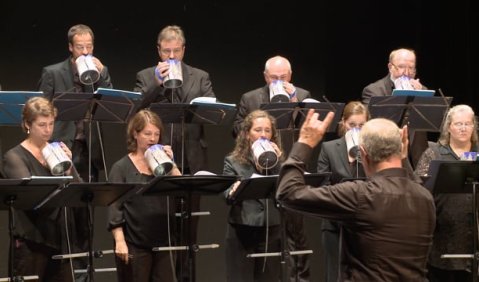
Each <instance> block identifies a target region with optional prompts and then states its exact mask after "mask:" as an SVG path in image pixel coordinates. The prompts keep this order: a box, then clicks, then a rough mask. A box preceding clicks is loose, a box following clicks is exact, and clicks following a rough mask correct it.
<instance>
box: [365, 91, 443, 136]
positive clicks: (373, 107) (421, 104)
mask: <svg viewBox="0 0 479 282" xmlns="http://www.w3.org/2000/svg"><path fill="white" fill-rule="evenodd" d="M451 101H452V97H421V96H373V97H371V100H370V102H369V105H368V109H369V113H370V114H371V118H379V117H382V118H387V119H390V120H392V121H393V122H395V123H396V124H397V125H398V126H400V127H402V126H403V125H406V124H407V125H408V127H409V128H410V129H413V130H415V131H430V132H440V131H441V125H442V122H443V120H444V117H445V114H446V113H447V111H448V109H449V107H450V105H451Z"/></svg>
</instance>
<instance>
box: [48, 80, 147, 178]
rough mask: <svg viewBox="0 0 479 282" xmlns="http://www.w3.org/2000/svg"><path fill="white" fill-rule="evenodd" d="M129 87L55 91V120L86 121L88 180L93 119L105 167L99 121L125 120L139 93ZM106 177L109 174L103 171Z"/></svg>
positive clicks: (135, 104)
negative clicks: (128, 89)
mask: <svg viewBox="0 0 479 282" xmlns="http://www.w3.org/2000/svg"><path fill="white" fill-rule="evenodd" d="M132 93H134V92H129V91H122V90H116V89H106V88H99V89H98V90H97V93H71V92H59V93H55V94H54V95H53V98H52V102H53V105H54V106H55V107H56V108H57V109H58V115H57V117H56V120H58V121H83V120H86V121H87V122H88V176H89V179H88V182H91V150H92V149H91V146H92V145H91V144H92V130H91V129H92V122H93V121H95V122H96V123H97V129H98V138H99V143H100V147H101V153H102V160H103V165H104V169H105V171H106V163H105V154H104V147H103V140H102V137H101V132H100V127H99V124H98V123H99V122H110V123H125V122H126V121H127V120H128V118H129V117H130V116H131V115H132V114H133V113H134V111H135V110H136V109H137V108H138V106H139V103H140V99H141V95H138V96H135V95H133V94H132ZM105 177H106V178H107V179H106V180H107V181H108V176H107V174H106V173H105Z"/></svg>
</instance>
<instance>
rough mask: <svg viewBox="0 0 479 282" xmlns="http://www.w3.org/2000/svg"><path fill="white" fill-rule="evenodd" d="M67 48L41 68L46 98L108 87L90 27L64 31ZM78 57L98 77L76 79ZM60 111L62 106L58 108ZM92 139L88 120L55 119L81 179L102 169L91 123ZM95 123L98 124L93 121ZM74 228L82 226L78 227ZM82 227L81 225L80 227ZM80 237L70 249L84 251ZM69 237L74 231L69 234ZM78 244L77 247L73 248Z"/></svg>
mask: <svg viewBox="0 0 479 282" xmlns="http://www.w3.org/2000/svg"><path fill="white" fill-rule="evenodd" d="M67 37H68V50H69V51H70V56H69V57H68V58H67V59H66V60H64V61H62V62H60V63H57V64H53V65H49V66H46V67H44V68H43V70H42V74H41V78H40V80H39V82H38V90H39V91H43V93H44V95H45V97H46V98H48V99H49V100H52V99H53V97H54V95H55V94H56V93H64V92H74V93H93V92H94V91H95V90H96V89H98V87H103V88H112V87H113V85H112V83H111V78H110V74H109V72H108V68H107V67H106V66H105V65H103V63H102V62H101V61H100V60H99V59H98V58H97V57H95V56H93V50H94V39H95V37H94V34H93V31H92V29H91V28H90V27H89V26H87V25H84V24H77V25H74V26H72V27H70V29H69V30H68V33H67ZM80 56H92V58H91V59H92V62H93V64H94V65H95V67H96V69H97V70H98V73H99V77H98V80H97V81H96V82H94V83H86V84H85V81H83V82H82V81H81V80H80V76H79V71H78V67H77V65H76V60H77V58H79V57H80ZM58 110H59V111H60V112H61V111H62V108H58ZM92 125H93V127H92V142H91V145H89V143H88V142H89V141H88V139H89V138H88V136H89V131H88V128H89V126H88V123H87V122H86V118H85V119H82V120H77V121H57V122H55V129H54V132H53V136H52V140H55V141H62V142H63V143H65V144H66V145H67V146H68V147H70V148H71V151H72V155H73V163H74V165H75V168H76V169H77V171H78V173H79V174H80V176H81V178H82V179H83V180H84V181H87V182H97V181H98V177H99V175H98V174H99V171H100V170H102V169H104V166H103V163H104V162H103V158H102V151H101V146H100V135H98V133H97V132H98V130H97V128H96V127H94V124H92ZM97 126H100V125H99V124H97ZM89 146H91V152H92V154H91V163H90V162H89V159H90V158H89V148H88V147H89ZM78 212H79V213H81V216H82V217H83V219H82V222H83V223H84V226H86V225H87V220H88V217H87V213H86V209H84V210H78ZM75 228H78V229H80V230H81V229H82V228H81V226H77V227H75ZM84 229H85V228H84ZM83 232H85V233H84V234H83V235H82V237H80V236H79V237H78V238H72V241H74V242H76V243H75V244H73V246H74V247H73V249H72V251H73V252H84V251H86V250H88V244H87V242H88V241H87V239H88V230H83ZM72 235H73V236H75V235H77V234H72ZM77 247H78V249H77ZM73 263H74V264H78V266H77V267H75V268H82V269H86V266H87V259H86V258H78V259H74V260H73ZM75 276H76V281H86V280H87V279H88V277H87V276H88V275H87V274H75Z"/></svg>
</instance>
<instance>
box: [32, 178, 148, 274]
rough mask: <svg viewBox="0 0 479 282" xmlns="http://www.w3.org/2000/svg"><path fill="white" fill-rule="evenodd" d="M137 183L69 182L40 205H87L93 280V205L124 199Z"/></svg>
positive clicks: (135, 189) (134, 191) (89, 260)
mask: <svg viewBox="0 0 479 282" xmlns="http://www.w3.org/2000/svg"><path fill="white" fill-rule="evenodd" d="M141 185H142V184H139V183H71V184H69V185H67V186H66V187H64V188H63V189H60V190H57V191H55V192H53V193H51V194H50V195H49V196H48V197H47V198H46V199H45V200H44V201H42V202H41V203H40V204H39V205H38V207H37V208H40V207H50V208H52V207H64V206H66V207H85V206H86V207H87V210H88V231H89V236H88V264H89V265H88V275H89V277H90V281H94V277H93V272H94V267H93V257H94V254H95V253H94V252H93V233H94V232H93V226H94V225H93V207H95V206H108V205H110V204H112V203H113V202H115V201H120V202H122V201H124V200H126V199H128V197H130V196H131V195H133V194H135V193H137V192H138V190H139V189H140V188H141ZM71 257H78V256H77V255H75V254H67V255H60V256H58V255H57V256H55V258H59V259H67V258H71Z"/></svg>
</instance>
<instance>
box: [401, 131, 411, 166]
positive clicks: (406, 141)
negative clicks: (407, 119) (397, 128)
mask: <svg viewBox="0 0 479 282" xmlns="http://www.w3.org/2000/svg"><path fill="white" fill-rule="evenodd" d="M401 135H402V136H401V137H402V138H401V143H402V148H401V159H406V158H407V157H408V148H409V147H408V146H409V136H408V128H407V125H404V126H403V128H402V130H401Z"/></svg>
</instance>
